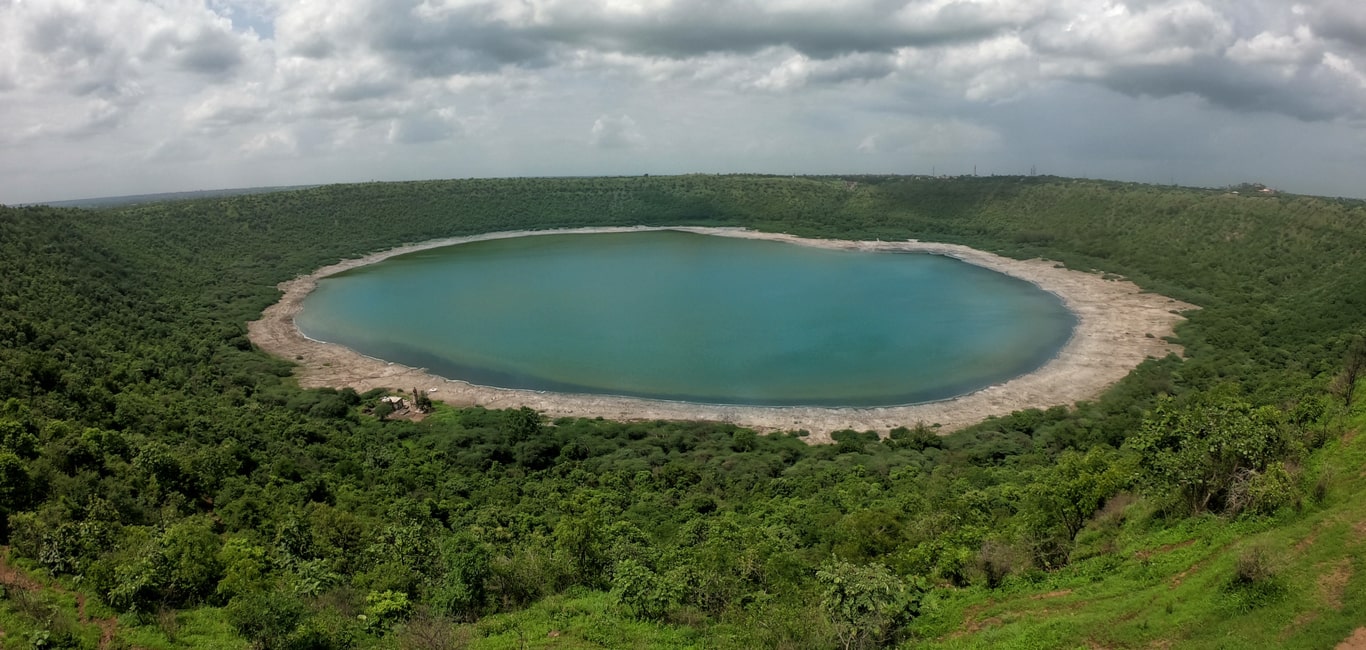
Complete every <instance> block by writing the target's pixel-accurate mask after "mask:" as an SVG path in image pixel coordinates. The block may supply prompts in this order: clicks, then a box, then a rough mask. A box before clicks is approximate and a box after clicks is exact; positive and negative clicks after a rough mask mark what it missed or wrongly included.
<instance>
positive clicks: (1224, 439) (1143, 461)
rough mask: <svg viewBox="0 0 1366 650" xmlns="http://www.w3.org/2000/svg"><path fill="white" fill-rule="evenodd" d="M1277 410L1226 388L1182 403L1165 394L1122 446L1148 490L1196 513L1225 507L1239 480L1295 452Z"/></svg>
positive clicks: (1225, 508)
mask: <svg viewBox="0 0 1366 650" xmlns="http://www.w3.org/2000/svg"><path fill="white" fill-rule="evenodd" d="M1282 417H1283V416H1282V414H1281V412H1280V411H1279V410H1278V409H1276V408H1275V407H1271V406H1264V407H1261V408H1257V409H1254V408H1252V406H1251V405H1249V404H1247V403H1246V402H1243V401H1241V400H1238V399H1237V398H1236V397H1234V396H1232V395H1230V394H1228V393H1227V392H1226V391H1225V392H1216V393H1207V394H1202V395H1198V396H1196V397H1195V398H1194V399H1193V400H1192V402H1191V403H1190V404H1188V405H1186V406H1184V407H1183V406H1178V405H1177V404H1176V403H1175V402H1173V401H1172V400H1171V399H1170V398H1164V399H1163V400H1162V401H1160V402H1159V403H1158V406H1157V408H1155V409H1154V410H1153V412H1152V413H1151V414H1150V415H1149V416H1148V417H1147V418H1146V419H1145V420H1144V421H1143V425H1142V427H1140V428H1139V431H1138V433H1137V434H1136V435H1134V436H1133V437H1132V438H1130V439H1129V441H1128V443H1126V445H1127V446H1128V447H1129V448H1131V449H1133V450H1134V451H1137V452H1138V454H1139V470H1140V478H1141V481H1142V483H1143V484H1144V486H1145V487H1146V489H1148V490H1149V491H1151V492H1154V493H1156V494H1159V495H1165V496H1167V497H1168V498H1169V499H1171V500H1172V502H1173V505H1176V506H1178V507H1180V508H1181V509H1183V510H1185V511H1186V512H1189V513H1192V514H1197V513H1201V512H1206V511H1213V512H1224V511H1226V510H1227V509H1228V506H1229V505H1231V503H1232V502H1231V501H1230V496H1231V495H1233V494H1234V491H1235V489H1236V488H1237V487H1238V485H1239V484H1240V483H1244V482H1247V481H1250V480H1255V479H1256V478H1258V477H1259V476H1260V475H1261V473H1263V472H1265V471H1266V469H1267V467H1268V466H1269V465H1270V464H1271V463H1272V462H1273V461H1277V460H1281V459H1285V458H1287V457H1289V456H1290V455H1292V454H1293V453H1295V452H1296V451H1298V449H1297V448H1296V446H1295V445H1293V444H1292V443H1291V441H1290V440H1288V438H1287V437H1286V436H1284V435H1282V432H1281V429H1280V427H1279V424H1280V422H1281V420H1282Z"/></svg>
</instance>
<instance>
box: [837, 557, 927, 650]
mask: <svg viewBox="0 0 1366 650" xmlns="http://www.w3.org/2000/svg"><path fill="white" fill-rule="evenodd" d="M816 581H817V582H819V583H820V584H821V587H822V590H823V594H822V597H821V606H822V607H823V608H824V609H825V612H826V614H827V615H828V616H829V617H830V620H831V622H832V623H834V625H835V629H836V632H837V634H838V636H839V639H840V643H841V645H842V646H843V647H844V648H845V650H850V649H852V648H880V647H885V646H887V645H890V644H892V643H894V642H895V641H896V637H897V633H898V632H899V631H900V630H901V628H903V627H905V626H906V625H907V624H908V623H910V622H911V620H913V619H914V618H915V617H916V616H917V615H919V613H920V598H921V596H922V595H923V593H924V589H923V588H922V587H921V586H920V585H919V584H918V582H917V583H912V584H908V583H907V582H905V581H903V580H901V579H900V578H898V577H896V576H895V575H893V574H892V572H891V571H890V570H889V569H888V568H887V567H886V566H884V565H881V564H869V565H866V566H859V565H856V564H851V563H849V562H845V561H843V560H839V559H835V558H832V559H831V560H830V561H829V562H826V563H825V564H823V565H821V568H820V570H819V571H817V572H816Z"/></svg>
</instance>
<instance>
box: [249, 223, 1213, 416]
mask: <svg viewBox="0 0 1366 650" xmlns="http://www.w3.org/2000/svg"><path fill="white" fill-rule="evenodd" d="M647 230H679V231H685V232H693V233H698V234H705V235H718V236H724V237H741V238H749V239H765V240H773V241H783V242H787V243H791V244H796V245H801V246H815V247H821V248H832V249H842V250H856V251H883V252H921V253H929V254H935V255H946V256H949V257H953V258H956V259H959V260H962V261H964V262H967V263H970V264H974V265H977V266H980V267H983V268H987V269H991V270H994V271H997V272H1000V273H1005V274H1007V275H1011V276H1014V277H1017V278H1020V279H1023V280H1027V281H1029V282H1032V283H1034V284H1035V285H1037V286H1039V287H1040V288H1042V289H1044V290H1045V291H1049V292H1052V293H1053V294H1055V295H1057V296H1058V297H1059V298H1060V299H1061V300H1062V301H1063V303H1064V304H1065V305H1066V306H1067V308H1068V309H1069V310H1071V311H1072V313H1074V314H1075V315H1076V317H1077V325H1076V329H1075V330H1074V331H1073V334H1072V338H1071V339H1070V340H1069V341H1068V343H1067V344H1066V345H1065V346H1063V348H1062V349H1061V350H1060V351H1059V352H1058V354H1057V356H1055V357H1054V358H1053V359H1052V360H1050V361H1049V362H1048V363H1047V364H1045V365H1043V366H1042V367H1040V368H1039V369H1038V370H1036V371H1034V372H1032V373H1029V374H1027V375H1021V376H1019V377H1015V378H1014V379H1011V380H1009V381H1006V382H1003V383H1000V384H996V385H993V386H989V387H987V388H984V389H982V390H979V391H976V392H973V393H969V394H966V395H962V396H959V397H955V398H953V399H949V400H943V401H939V402H929V403H924V404H912V405H906V406H887V407H870V408H821V407H761V406H735V405H717V404H693V403H686V402H670V401H663V400H647V399H639V398H631V397H616V396H610V395H581V394H566V393H551V392H541V391H531V390H516V389H505V388H493V387H489V386H478V385H474V384H470V383H468V382H464V381H458V380H450V379H446V378H443V377H438V376H436V375H432V374H430V373H428V372H426V371H425V370H424V369H420V368H410V367H407V366H404V365H401V364H396V363H390V362H387V361H384V360H381V359H375V358H372V357H367V356H364V355H362V354H359V353H357V352H355V351H353V350H350V349H349V348H345V347H343V346H340V345H335V344H331V343H324V342H320V341H314V340H311V339H308V338H307V337H305V336H303V334H301V333H300V332H299V330H298V328H296V327H295V325H294V317H295V316H296V315H297V314H298V313H299V311H300V310H301V309H302V307H303V301H304V298H305V297H306V296H308V294H309V293H310V292H311V291H312V290H313V289H314V287H316V286H317V282H318V280H319V279H321V278H324V277H327V276H329V275H333V274H336V273H340V272H342V271H345V270H347V269H352V268H356V267H358V266H364V265H367V264H374V263H376V262H379V261H381V260H384V259H388V258H390V257H394V256H396V255H403V254H406V253H411V252H415V251H420V250H427V249H431V248H440V247H443V246H451V245H455V244H462V243H468V242H474V241H483V240H489V239H504V238H509V237H523V236H533V235H549V234H570V233H579V234H590V233H621V232H640V231H647ZM1110 277H1111V278H1113V276H1110ZM279 288H280V290H281V291H282V292H284V295H283V296H282V297H281V298H280V300H279V302H277V303H275V304H274V305H271V306H270V307H268V308H266V310H265V311H264V312H263V313H262V317H261V319H260V320H257V321H252V322H251V323H248V332H249V335H250V338H251V341H252V343H254V344H255V345H256V346H257V347H259V348H260V349H262V350H264V351H266V352H268V353H270V354H273V355H275V356H278V357H281V358H284V359H288V360H291V361H294V362H295V363H297V364H298V367H297V368H296V369H295V376H296V377H297V378H298V381H299V384H300V385H301V386H303V387H306V388H317V387H323V386H331V387H336V388H341V387H344V386H351V387H353V388H355V389H356V390H357V391H361V392H364V391H367V390H370V389H372V388H379V387H384V388H391V389H396V390H403V391H411V390H413V389H418V390H422V391H426V392H427V393H428V395H429V396H430V397H431V398H432V399H434V400H439V401H443V402H446V403H447V404H451V405H453V406H473V405H479V406H484V407H487V408H515V407H520V406H529V407H531V408H533V409H536V410H538V411H541V412H543V413H545V414H546V415H547V416H550V417H552V418H556V417H566V416H568V417H598V416H601V417H604V418H609V419H615V420H712V421H723V422H732V423H735V424H738V425H741V426H746V427H751V428H754V429H756V430H759V431H775V430H799V429H805V430H807V431H809V432H810V433H811V435H810V437H809V438H808V440H809V441H811V442H825V441H829V440H830V433H831V432H833V431H838V430H841V429H856V430H860V431H862V430H876V431H879V432H883V433H885V432H886V431H888V430H889V429H892V428H895V427H898V426H907V427H913V426H915V425H916V424H917V423H922V422H923V423H924V424H926V425H939V426H938V429H937V430H938V431H940V432H941V433H946V432H948V431H952V430H955V429H959V428H962V427H965V426H968V425H970V424H974V423H976V422H980V421H981V420H983V419H985V418H987V417H989V416H998V415H1007V414H1009V413H1011V412H1012V411H1017V410H1021V409H1026V408H1048V407H1050V406H1055V405H1070V404H1073V403H1075V402H1078V401H1081V400H1087V399H1093V398H1095V397H1097V396H1098V395H1100V393H1101V392H1103V391H1104V390H1105V389H1106V388H1107V387H1109V386H1111V385H1112V384H1114V383H1115V382H1117V381H1119V380H1120V379H1121V378H1123V377H1124V376H1125V375H1127V374H1128V373H1129V372H1130V371H1131V370H1133V368H1134V367H1136V366H1137V365H1138V364H1139V363H1142V362H1143V360H1144V359H1146V358H1148V357H1163V356H1166V355H1167V354H1172V353H1175V354H1181V352H1182V351H1181V349H1180V347H1179V346H1175V345H1172V344H1170V343H1168V342H1166V341H1165V340H1164V337H1167V336H1170V335H1171V334H1172V331H1173V328H1174V327H1175V326H1176V324H1177V323H1179V322H1180V321H1181V320H1183V317H1182V316H1181V315H1180V312H1184V311H1188V310H1192V309H1196V308H1197V307H1195V306H1193V305H1190V304H1187V303H1183V302H1180V301H1177V300H1174V299H1171V298H1167V297H1165V296H1160V295H1157V294H1153V293H1145V292H1143V291H1142V290H1141V289H1140V288H1139V287H1138V286H1137V285H1134V284H1133V283H1132V282H1129V281H1127V280H1120V279H1106V277H1105V276H1103V275H1102V274H1099V273H1086V272H1081V271H1071V270H1067V269H1065V268H1062V267H1061V266H1060V265H1058V264H1056V263H1054V262H1050V261H1046V260H1038V259H1034V260H1015V259H1011V258H1007V257H1001V256H999V255H994V254H991V253H987V252H983V251H979V250H976V249H973V248H969V247H966V246H959V245H955V244H939V243H930V242H920V241H916V240H908V241H875V242H870V241H847V240H832V239H804V238H800V237H795V236H792V235H787V234H782V233H767V232H757V231H752V230H746V229H742V228H708V227H643V226H641V227H624V228H583V229H573V230H537V231H510V232H498V233H486V234H482V235H473V236H469V237H453V238H447V239H439V240H432V241H427V242H422V243H417V244H412V245H408V246H401V247H398V248H394V249H391V250H387V251H383V252H379V253H374V254H371V255H367V256H364V257H360V258H355V259H349V260H344V261H342V262H339V263H337V264H332V265H330V266H325V267H323V268H320V269H318V270H317V271H314V272H313V273H311V274H309V275H306V276H301V277H298V278H295V279H293V280H289V281H286V282H282V283H280V285H279Z"/></svg>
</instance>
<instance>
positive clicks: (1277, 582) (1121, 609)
mask: <svg viewBox="0 0 1366 650" xmlns="http://www.w3.org/2000/svg"><path fill="white" fill-rule="evenodd" d="M1345 428H1346V434H1345V435H1343V436H1342V437H1341V438H1340V439H1338V440H1335V441H1332V442H1330V443H1329V444H1328V445H1327V446H1326V447H1325V448H1324V449H1322V450H1320V451H1319V452H1318V453H1317V454H1315V455H1314V456H1313V457H1312V459H1311V463H1310V467H1308V468H1307V469H1308V470H1309V475H1310V476H1311V477H1323V478H1324V480H1325V482H1326V485H1327V491H1326V494H1325V496H1324V499H1323V501H1322V502H1321V503H1320V504H1317V505H1308V506H1307V507H1306V510H1305V512H1304V513H1302V514H1301V513H1286V514H1285V515H1284V516H1283V518H1281V519H1264V520H1260V521H1257V520H1253V521H1239V522H1236V523H1229V522H1228V521H1226V520H1224V519H1220V518H1216V517H1205V518H1198V519H1191V520H1188V521H1184V522H1181V523H1180V524H1178V525H1176V526H1173V527H1170V528H1166V529H1161V530H1155V531H1148V530H1145V529H1144V528H1145V526H1148V525H1151V524H1150V522H1149V523H1145V522H1144V521H1143V519H1144V518H1143V517H1134V518H1133V521H1130V522H1127V523H1125V524H1123V525H1121V526H1120V527H1119V528H1118V531H1117V535H1116V536H1115V540H1114V541H1115V544H1116V546H1117V549H1116V552H1115V553H1114V554H1112V555H1109V556H1104V557H1097V558H1095V559H1092V560H1088V561H1085V562H1081V563H1078V564H1076V565H1074V566H1072V567H1069V568H1068V569H1066V570H1064V571H1061V572H1058V573H1055V574H1052V575H1049V576H1048V578H1047V579H1046V580H1044V581H1041V582H1039V583H1037V584H1019V583H1017V584H1015V585H1013V586H1012V588H1008V589H1005V590H998V591H996V592H987V591H985V590H979V589H968V590H963V591H962V592H960V593H957V594H954V595H953V596H952V597H951V598H950V599H949V600H947V601H946V602H943V603H942V604H941V607H940V608H939V611H937V612H936V613H934V614H933V615H931V616H927V617H925V619H924V620H922V621H921V622H920V623H919V624H918V625H917V628H918V631H919V632H920V633H921V634H923V635H925V636H927V637H931V638H932V639H933V642H932V643H930V644H928V647H936V648H1070V647H1077V646H1079V645H1089V646H1090V647H1120V648H1123V647H1180V648H1248V647H1268V646H1275V647H1284V648H1329V647H1332V646H1333V645H1335V644H1336V643H1338V642H1340V641H1342V640H1343V639H1345V638H1346V637H1347V636H1349V635H1350V634H1351V633H1352V631H1353V630H1354V629H1355V628H1356V627H1358V626H1360V625H1362V623H1363V622H1366V575H1363V572H1364V571H1366V471H1363V468H1366V436H1363V435H1360V434H1361V433H1362V432H1363V431H1366V410H1362V409H1357V410H1356V413H1355V414H1354V415H1353V417H1352V418H1351V419H1350V420H1349V421H1348V422H1347V423H1346V427H1345ZM1094 527H1095V524H1094V523H1093V532H1094ZM1083 534H1084V535H1085V533H1083ZM1250 549H1262V550H1263V551H1264V552H1265V554H1266V557H1267V558H1268V559H1269V564H1270V566H1271V567H1272V568H1273V570H1274V571H1275V574H1276V578H1275V579H1274V580H1273V582H1272V583H1271V584H1272V585H1273V589H1272V590H1271V593H1270V595H1268V596H1265V597H1263V598H1262V599H1260V600H1258V599H1256V598H1254V597H1253V596H1252V595H1251V594H1250V593H1249V592H1248V591H1247V590H1239V589H1232V588H1230V587H1229V581H1230V577H1231V576H1233V575H1234V572H1235V568H1234V563H1235V562H1236V561H1237V559H1238V558H1239V557H1240V556H1242V555H1244V554H1245V553H1247V552H1248V551H1249V550H1250Z"/></svg>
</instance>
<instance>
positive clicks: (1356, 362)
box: [1336, 334, 1366, 409]
mask: <svg viewBox="0 0 1366 650" xmlns="http://www.w3.org/2000/svg"><path fill="white" fill-rule="evenodd" d="M1363 375H1366V336H1361V335H1359V334H1358V335H1357V336H1354V337H1352V342H1351V344H1350V345H1348V347H1347V356H1346V358H1344V359H1343V363H1342V372H1341V373H1340V374H1338V378H1337V382H1336V388H1337V390H1338V392H1339V393H1340V394H1341V395H1342V403H1343V405H1344V406H1346V407H1347V408H1349V409H1350V408H1352V397H1353V396H1354V395H1355V394H1356V390H1357V383H1358V382H1360V381H1361V377H1362V376H1363Z"/></svg>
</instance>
